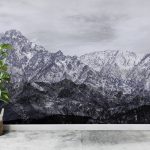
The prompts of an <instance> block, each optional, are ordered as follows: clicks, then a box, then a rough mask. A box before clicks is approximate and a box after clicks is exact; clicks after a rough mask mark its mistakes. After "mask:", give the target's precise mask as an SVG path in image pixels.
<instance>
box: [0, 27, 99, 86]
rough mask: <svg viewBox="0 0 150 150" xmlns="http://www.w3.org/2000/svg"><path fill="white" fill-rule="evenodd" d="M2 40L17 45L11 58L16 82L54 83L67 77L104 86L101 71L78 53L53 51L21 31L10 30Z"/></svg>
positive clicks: (9, 59)
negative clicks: (35, 42) (97, 70)
mask: <svg viewBox="0 0 150 150" xmlns="http://www.w3.org/2000/svg"><path fill="white" fill-rule="evenodd" d="M0 42H1V43H9V44H12V45H13V47H14V50H12V51H11V52H10V55H9V58H8V64H9V66H10V73H11V74H12V81H13V82H14V83H17V84H18V83H22V82H36V81H38V82H49V83H53V82H59V81H61V80H63V79H65V78H67V79H70V80H72V81H73V82H77V83H87V84H91V85H93V86H99V85H100V78H99V74H98V73H97V72H96V71H94V70H93V69H92V68H90V67H88V66H87V65H85V64H84V63H82V62H81V61H80V60H79V59H78V58H77V57H76V56H65V55H63V53H62V52H61V51H58V52H56V53H50V52H48V51H46V50H45V49H44V48H43V47H42V46H38V45H36V44H33V43H32V42H30V41H29V40H28V39H27V38H26V37H24V36H23V35H22V34H21V32H19V31H16V30H10V31H7V32H6V33H4V34H3V35H2V36H1V38H0Z"/></svg>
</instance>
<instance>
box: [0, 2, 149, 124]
mask: <svg viewBox="0 0 150 150" xmlns="http://www.w3.org/2000/svg"><path fill="white" fill-rule="evenodd" d="M0 7H1V9H0V43H6V44H11V45H12V46H13V48H14V50H12V51H10V52H9V57H8V59H7V64H8V66H9V72H10V74H11V82H10V83H9V84H8V85H7V86H8V90H9V91H10V94H11V100H10V103H9V104H7V105H6V106H5V115H4V122H5V123H6V124H148V123H150V17H149V14H150V1H148V0H142V1H141V0H132V1H131V0H125V1H124V0H42V1H41V0H13V1H12V0H1V1H0ZM0 107H1V108H2V107H4V104H3V103H2V102H1V103H0Z"/></svg>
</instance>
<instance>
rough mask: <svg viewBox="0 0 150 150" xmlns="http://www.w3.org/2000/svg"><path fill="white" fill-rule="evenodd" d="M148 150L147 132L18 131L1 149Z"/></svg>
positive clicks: (4, 139) (5, 139)
mask: <svg viewBox="0 0 150 150" xmlns="http://www.w3.org/2000/svg"><path fill="white" fill-rule="evenodd" d="M133 149H136V150H150V131H17V132H9V133H7V134H5V135H3V136H1V137H0V150H133Z"/></svg>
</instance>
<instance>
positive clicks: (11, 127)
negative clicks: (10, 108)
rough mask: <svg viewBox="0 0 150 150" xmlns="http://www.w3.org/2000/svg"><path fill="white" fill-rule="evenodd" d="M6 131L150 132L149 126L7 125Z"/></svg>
mask: <svg viewBox="0 0 150 150" xmlns="http://www.w3.org/2000/svg"><path fill="white" fill-rule="evenodd" d="M4 129H5V130H10V131H23V130H25V131H31V130H32V131H33V130H150V125H149V124H144V125H143V124H80V125H79V124H76V125H74V124H71V125H70V124H63V125H62V124H56V125H55V124H49V125H47V124H46V125H43V124H38V125H25V124H24V125H5V126H4Z"/></svg>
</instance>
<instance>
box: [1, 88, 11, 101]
mask: <svg viewBox="0 0 150 150" xmlns="http://www.w3.org/2000/svg"><path fill="white" fill-rule="evenodd" d="M0 100H2V101H3V102H5V103H8V102H9V93H8V91H6V90H5V91H1V97H0Z"/></svg>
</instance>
